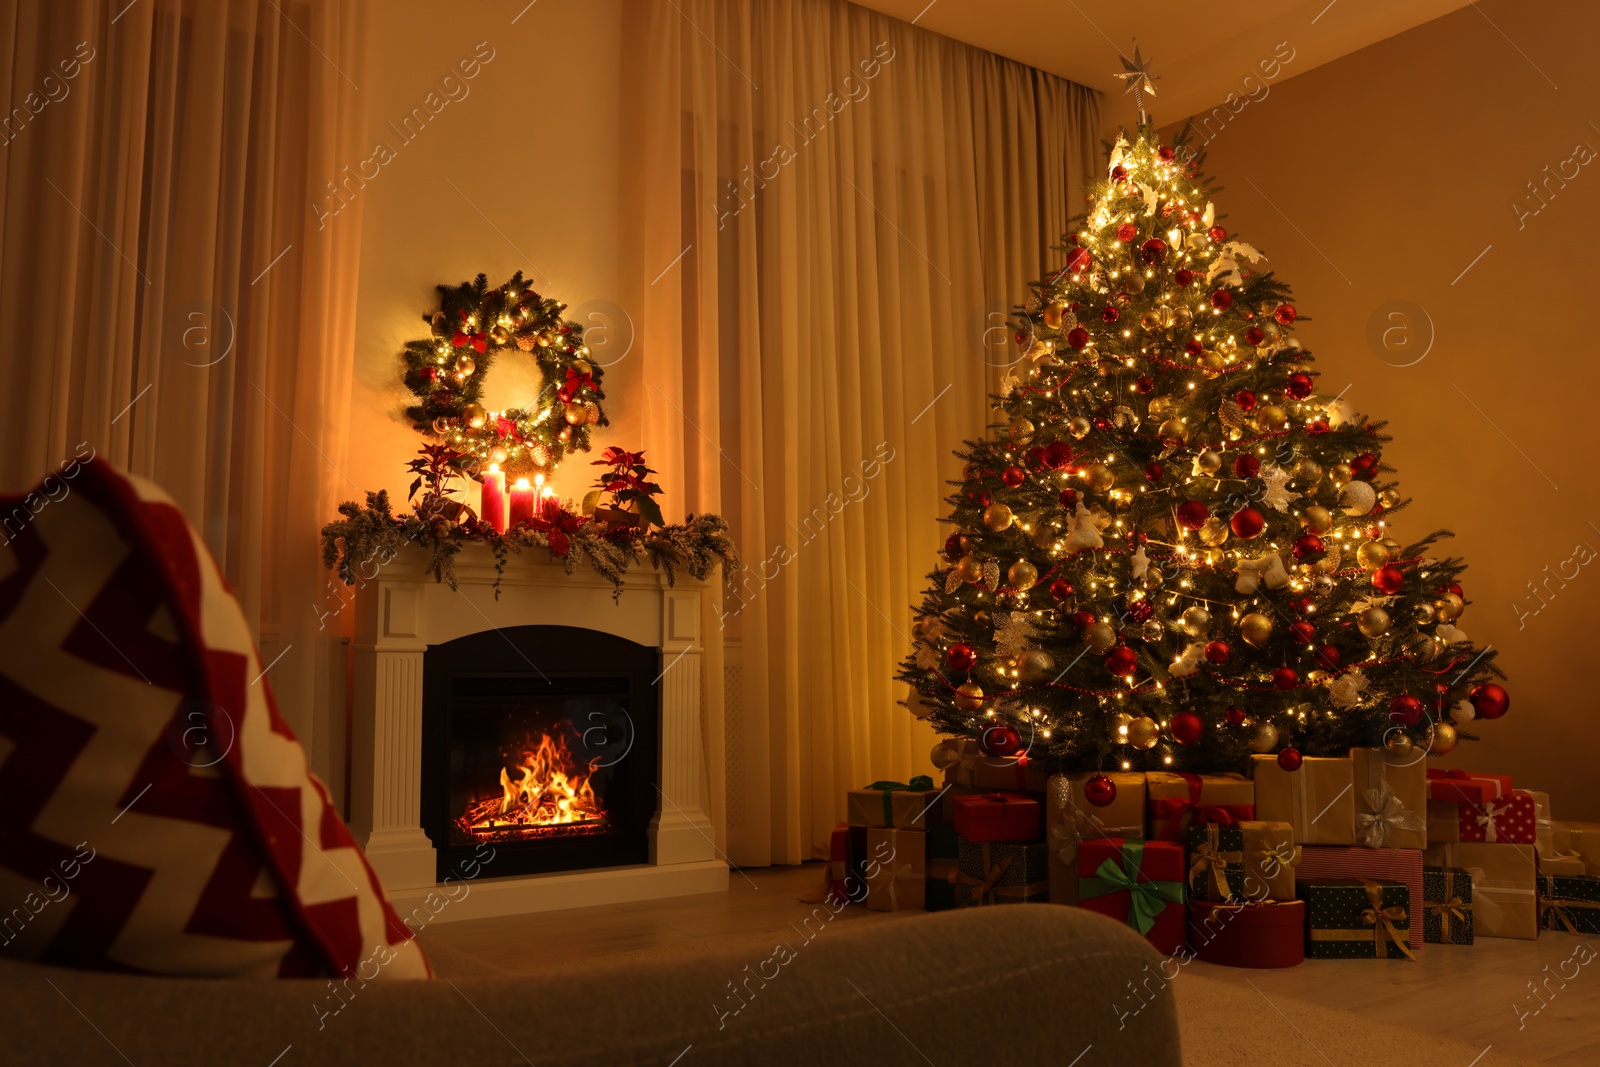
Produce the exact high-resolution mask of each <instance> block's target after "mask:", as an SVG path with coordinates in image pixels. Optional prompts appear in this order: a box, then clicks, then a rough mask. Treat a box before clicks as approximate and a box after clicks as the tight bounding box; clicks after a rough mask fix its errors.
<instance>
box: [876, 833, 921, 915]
mask: <svg viewBox="0 0 1600 1067" xmlns="http://www.w3.org/2000/svg"><path fill="white" fill-rule="evenodd" d="M927 840H928V835H927V834H925V833H923V832H922V831H921V830H885V829H881V828H879V827H876V826H874V827H870V828H869V829H868V830H867V907H868V908H870V909H872V910H873V911H907V910H910V911H921V910H922V909H923V906H924V904H923V901H924V894H925V892H926V890H927V878H928V847H927Z"/></svg>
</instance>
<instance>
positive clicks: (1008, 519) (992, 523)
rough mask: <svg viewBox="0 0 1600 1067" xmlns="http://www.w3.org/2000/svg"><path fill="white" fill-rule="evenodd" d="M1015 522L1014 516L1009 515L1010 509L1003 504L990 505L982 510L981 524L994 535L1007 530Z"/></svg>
mask: <svg viewBox="0 0 1600 1067" xmlns="http://www.w3.org/2000/svg"><path fill="white" fill-rule="evenodd" d="M1015 521H1016V516H1014V515H1012V514H1011V509H1010V508H1008V507H1006V505H1004V504H990V505H989V506H988V507H986V508H984V509H983V524H984V525H985V526H987V527H989V529H991V530H993V531H994V532H995V533H999V532H1000V531H1001V530H1005V529H1009V528H1010V527H1011V524H1012V523H1013V522H1015Z"/></svg>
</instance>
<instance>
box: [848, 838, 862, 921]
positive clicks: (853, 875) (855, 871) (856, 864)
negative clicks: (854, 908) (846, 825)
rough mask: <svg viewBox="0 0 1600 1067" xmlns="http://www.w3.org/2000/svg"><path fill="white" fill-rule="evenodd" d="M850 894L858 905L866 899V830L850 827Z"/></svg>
mask: <svg viewBox="0 0 1600 1067" xmlns="http://www.w3.org/2000/svg"><path fill="white" fill-rule="evenodd" d="M848 888H849V890H850V892H851V893H852V894H854V899H855V900H856V901H857V902H858V903H859V902H860V901H863V900H865V899H867V828H866V827H865V826H852V827H850V884H849V886H848Z"/></svg>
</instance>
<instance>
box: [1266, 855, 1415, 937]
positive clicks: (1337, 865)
mask: <svg viewBox="0 0 1600 1067" xmlns="http://www.w3.org/2000/svg"><path fill="white" fill-rule="evenodd" d="M1294 876H1295V880H1296V881H1301V882H1305V881H1310V880H1311V879H1314V878H1372V879H1384V878H1387V879H1392V880H1393V881H1396V882H1404V883H1405V884H1406V886H1407V888H1409V889H1410V891H1411V903H1410V905H1409V907H1410V910H1411V913H1412V914H1413V915H1415V916H1416V918H1415V920H1414V921H1413V922H1412V923H1411V929H1410V930H1409V931H1408V932H1407V940H1408V941H1409V942H1410V943H1411V947H1412V948H1421V947H1422V851H1421V850H1420V849H1414V848H1346V847H1343V846H1340V845H1306V846H1304V847H1303V848H1301V850H1300V862H1299V863H1298V864H1296V865H1295V869H1294Z"/></svg>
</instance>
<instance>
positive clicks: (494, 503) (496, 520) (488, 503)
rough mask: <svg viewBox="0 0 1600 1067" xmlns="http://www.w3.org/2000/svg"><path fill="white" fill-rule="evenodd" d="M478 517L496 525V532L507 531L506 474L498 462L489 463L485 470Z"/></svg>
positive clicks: (491, 524)
mask: <svg viewBox="0 0 1600 1067" xmlns="http://www.w3.org/2000/svg"><path fill="white" fill-rule="evenodd" d="M478 517H479V518H481V519H482V520H483V521H484V522H485V523H487V524H488V525H490V526H492V527H494V530H495V532H496V533H505V532H506V475H505V472H504V471H502V470H501V469H500V465H499V464H498V463H491V464H489V469H488V470H487V471H486V472H484V475H483V497H482V499H481V502H480V503H479V506H478Z"/></svg>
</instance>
